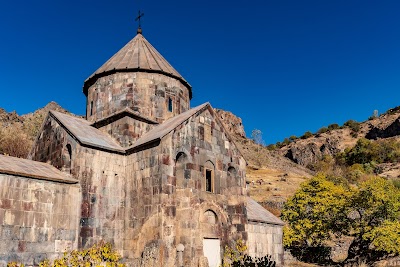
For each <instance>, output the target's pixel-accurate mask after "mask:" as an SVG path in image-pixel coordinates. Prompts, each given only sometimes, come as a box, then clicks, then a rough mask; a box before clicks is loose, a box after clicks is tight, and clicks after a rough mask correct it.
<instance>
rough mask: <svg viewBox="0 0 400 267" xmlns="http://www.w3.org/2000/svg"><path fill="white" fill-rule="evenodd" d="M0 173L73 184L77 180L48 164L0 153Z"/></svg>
mask: <svg viewBox="0 0 400 267" xmlns="http://www.w3.org/2000/svg"><path fill="white" fill-rule="evenodd" d="M0 173H4V174H11V175H17V176H23V177H28V178H34V179H41V180H47V181H55V182H62V183H67V184H75V183H77V182H78V181H77V180H76V179H73V178H72V177H70V176H69V175H68V174H66V173H63V172H61V171H60V170H58V169H56V168H55V167H53V166H51V165H50V164H47V163H44V162H38V161H33V160H29V159H21V158H15V157H10V156H4V155H0Z"/></svg>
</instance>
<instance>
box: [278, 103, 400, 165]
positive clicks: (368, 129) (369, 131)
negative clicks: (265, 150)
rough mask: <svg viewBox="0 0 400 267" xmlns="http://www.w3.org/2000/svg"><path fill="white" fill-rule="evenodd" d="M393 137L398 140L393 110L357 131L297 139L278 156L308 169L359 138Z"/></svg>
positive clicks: (399, 116)
mask: <svg viewBox="0 0 400 267" xmlns="http://www.w3.org/2000/svg"><path fill="white" fill-rule="evenodd" d="M395 136H400V109H393V110H392V111H391V112H390V113H387V114H385V115H381V116H379V117H377V118H374V119H371V120H367V121H365V122H362V123H360V124H359V125H358V130H357V131H355V130H354V129H352V128H351V127H344V128H342V129H335V130H330V131H327V132H325V133H320V134H315V135H313V136H312V137H310V138H307V139H297V140H295V141H293V142H292V143H290V144H289V145H286V146H283V147H282V148H281V149H280V150H279V153H280V154H281V155H283V156H285V157H287V158H288V159H290V160H292V161H293V162H295V163H298V164H300V165H302V166H310V165H311V164H314V163H316V162H318V161H319V160H321V159H322V158H323V157H324V156H326V155H329V156H334V155H335V154H337V153H339V152H342V151H344V150H345V149H346V148H348V147H353V146H354V145H355V144H356V142H357V140H358V139H360V138H362V137H363V138H367V139H379V138H389V137H395Z"/></svg>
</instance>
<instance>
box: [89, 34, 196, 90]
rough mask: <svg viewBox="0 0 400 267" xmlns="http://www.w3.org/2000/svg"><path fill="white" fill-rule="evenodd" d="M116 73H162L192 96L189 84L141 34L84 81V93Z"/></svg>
mask: <svg viewBox="0 0 400 267" xmlns="http://www.w3.org/2000/svg"><path fill="white" fill-rule="evenodd" d="M116 71H142V72H157V73H163V74H166V75H167V76H171V77H174V78H176V79H178V80H180V81H181V82H182V83H183V84H184V85H185V86H186V87H187V88H188V89H189V92H190V96H191V95H192V93H191V86H190V85H189V83H188V82H187V81H186V80H185V79H184V78H183V77H182V76H181V75H180V74H179V73H178V72H177V71H176V70H175V69H174V68H173V67H172V66H171V64H169V63H168V61H167V60H166V59H165V58H164V57H163V56H162V55H161V54H160V53H159V52H158V51H157V50H156V49H155V48H154V47H153V46H152V45H151V44H150V43H149V42H148V41H147V40H146V38H144V37H143V35H142V34H141V33H138V34H137V35H136V36H135V37H134V38H133V39H132V40H131V41H129V42H128V43H127V44H126V45H125V46H124V47H123V48H122V49H121V50H119V51H118V52H117V53H116V54H115V55H113V56H112V57H111V58H110V59H109V60H108V61H107V62H106V63H104V65H103V66H101V67H100V68H99V69H98V70H96V71H95V72H94V73H93V74H92V75H91V76H90V77H89V78H88V79H87V80H86V81H85V84H84V88H83V91H84V93H85V94H87V89H88V88H89V86H90V85H91V84H93V83H94V82H95V81H96V80H97V78H99V77H102V76H105V75H108V74H109V73H113V72H116Z"/></svg>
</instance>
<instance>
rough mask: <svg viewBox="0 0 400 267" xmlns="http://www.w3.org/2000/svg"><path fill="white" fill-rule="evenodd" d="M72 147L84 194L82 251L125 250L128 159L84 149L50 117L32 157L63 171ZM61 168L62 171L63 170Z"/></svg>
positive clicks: (73, 167) (76, 174)
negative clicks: (105, 245)
mask: <svg viewBox="0 0 400 267" xmlns="http://www.w3.org/2000/svg"><path fill="white" fill-rule="evenodd" d="M67 144H68V145H70V146H71V150H72V153H71V154H72V158H71V168H70V172H71V175H72V176H73V177H74V178H76V179H77V180H78V181H79V185H80V188H81V194H80V196H79V198H78V199H79V200H80V201H81V206H80V208H79V210H80V214H79V215H80V220H79V225H78V227H77V229H78V247H79V248H83V247H89V246H91V245H93V244H95V243H97V242H99V241H106V242H111V243H113V244H114V246H115V248H116V249H117V250H119V251H122V250H123V241H122V240H123V236H124V235H125V232H124V229H125V225H124V214H125V196H126V190H125V157H124V156H123V155H119V154H113V153H108V152H104V151H100V150H96V149H92V148H87V147H83V146H81V145H80V144H79V143H77V142H76V141H75V140H74V139H73V138H72V137H71V136H70V135H69V134H68V133H67V132H66V131H65V130H64V128H63V127H61V126H60V125H59V124H58V123H57V122H56V121H55V120H54V119H52V118H51V117H48V118H47V120H46V122H45V124H44V129H43V131H42V133H41V135H40V137H39V139H38V140H37V142H36V144H35V148H34V149H33V152H32V154H31V158H32V159H33V160H38V161H42V162H48V163H50V164H51V165H53V166H56V167H59V168H60V169H63V168H62V166H61V165H63V162H62V160H60V158H62V155H63V153H64V151H65V147H66V145H67ZM60 166H61V167H60Z"/></svg>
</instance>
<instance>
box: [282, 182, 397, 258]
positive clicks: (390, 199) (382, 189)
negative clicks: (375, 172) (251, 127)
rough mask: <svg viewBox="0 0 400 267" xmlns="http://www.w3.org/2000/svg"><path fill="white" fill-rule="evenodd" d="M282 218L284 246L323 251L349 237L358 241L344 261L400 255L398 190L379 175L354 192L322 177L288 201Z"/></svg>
mask: <svg viewBox="0 0 400 267" xmlns="http://www.w3.org/2000/svg"><path fill="white" fill-rule="evenodd" d="M282 218H283V219H284V220H285V221H287V222H288V225H287V226H286V228H285V229H284V245H285V246H286V247H290V248H296V247H297V248H302V247H323V246H325V245H326V243H327V241H328V240H330V241H332V238H333V237H334V236H336V237H340V236H343V235H346V236H351V237H353V238H354V239H353V241H352V243H351V245H350V248H349V251H348V258H347V259H346V260H345V261H344V262H345V263H349V262H355V261H365V262H367V263H371V262H374V261H376V260H378V259H382V258H385V257H388V256H391V255H399V254H400V246H399V244H400V231H399V230H400V222H399V218H400V190H399V189H398V188H396V187H395V186H394V185H393V183H392V182H390V181H387V180H385V179H383V178H381V177H372V178H370V179H368V180H367V181H365V182H363V183H361V184H360V186H359V187H357V188H351V187H346V186H343V185H342V184H340V183H338V184H335V183H333V182H331V181H328V180H327V179H326V177H325V176H324V175H318V176H316V177H314V178H312V179H310V180H309V181H307V182H305V183H303V184H302V185H301V187H300V189H299V190H298V191H297V192H296V193H295V195H294V196H293V197H291V198H290V199H289V200H288V201H287V203H286V204H285V207H284V209H283V211H282Z"/></svg>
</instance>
